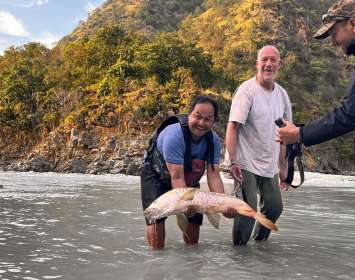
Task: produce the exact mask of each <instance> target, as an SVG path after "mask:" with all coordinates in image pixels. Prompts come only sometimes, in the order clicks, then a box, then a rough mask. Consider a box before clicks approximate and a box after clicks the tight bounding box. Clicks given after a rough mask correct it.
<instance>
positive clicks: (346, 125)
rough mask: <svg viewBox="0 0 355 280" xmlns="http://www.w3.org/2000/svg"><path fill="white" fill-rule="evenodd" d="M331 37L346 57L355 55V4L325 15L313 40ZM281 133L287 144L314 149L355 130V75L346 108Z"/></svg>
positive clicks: (344, 2)
mask: <svg viewBox="0 0 355 280" xmlns="http://www.w3.org/2000/svg"><path fill="white" fill-rule="evenodd" d="M328 36H331V39H332V42H333V45H334V46H338V47H341V48H342V49H343V51H344V52H345V53H346V55H348V56H350V55H355V0H341V1H338V2H337V3H335V4H334V5H333V6H331V7H330V9H329V10H328V13H327V14H325V15H323V25H322V27H321V28H320V29H319V30H318V31H317V33H316V34H315V35H314V36H313V37H314V38H316V39H324V38H327V37H328ZM285 124H286V126H285V127H283V128H281V129H280V130H279V141H282V142H284V143H287V144H292V143H296V142H297V141H301V142H302V143H303V144H304V145H305V146H312V145H316V144H319V143H322V142H325V141H327V140H330V139H333V138H336V137H338V136H341V135H343V134H345V133H347V132H350V131H352V130H354V129H355V72H354V73H353V77H352V81H351V82H350V84H349V87H348V90H347V93H346V97H345V99H344V101H343V102H342V104H341V105H340V106H339V107H337V108H335V109H334V111H333V112H331V113H329V114H328V115H326V116H324V117H323V118H320V119H318V120H315V121H312V122H311V123H309V124H307V125H305V126H303V127H296V126H295V125H294V124H292V123H291V122H287V121H286V122H285Z"/></svg>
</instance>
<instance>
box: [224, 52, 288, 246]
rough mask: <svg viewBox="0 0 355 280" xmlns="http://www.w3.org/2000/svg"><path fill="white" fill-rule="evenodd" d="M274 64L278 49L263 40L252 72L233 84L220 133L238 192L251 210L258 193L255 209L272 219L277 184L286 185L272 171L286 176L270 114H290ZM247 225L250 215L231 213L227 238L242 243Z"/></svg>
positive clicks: (263, 234)
mask: <svg viewBox="0 0 355 280" xmlns="http://www.w3.org/2000/svg"><path fill="white" fill-rule="evenodd" d="M280 64H281V59H280V54H279V51H278V50H277V49H276V48H275V47H273V46H265V47H263V48H262V49H261V50H260V51H259V52H258V57H257V61H256V68H257V74H256V77H253V78H252V79H250V80H248V81H246V82H244V83H243V84H242V85H241V86H240V87H239V88H238V90H237V92H236V94H235V96H234V98H233V101H232V106H231V111H230V115H229V122H228V125H227V133H226V148H227V152H228V155H227V156H229V160H230V171H231V174H232V176H233V178H234V180H235V183H236V184H238V183H240V184H241V189H242V196H243V197H242V198H243V199H244V201H245V202H246V203H248V204H249V205H250V206H251V207H253V208H254V209H255V210H256V208H257V193H259V195H260V211H261V213H263V214H264V215H265V216H266V217H267V218H268V219H270V220H271V221H273V222H276V220H277V219H278V218H279V216H280V215H281V212H282V208H283V205H282V197H281V191H280V187H285V188H287V185H285V183H281V186H279V180H278V179H279V178H278V176H279V177H280V179H281V182H282V181H283V180H284V179H285V178H286V175H287V174H286V173H287V170H286V169H287V168H286V167H287V166H286V165H287V164H286V161H285V160H284V158H285V146H284V145H280V144H279V143H276V142H275V133H276V125H275V120H276V119H278V118H283V119H286V120H289V121H291V119H292V109H291V103H290V99H289V97H288V95H287V93H286V91H285V90H284V89H283V88H282V87H281V86H280V85H279V84H277V83H276V82H275V79H276V76H277V71H278V70H279V68H280ZM280 150H281V151H280ZM279 159H280V160H279ZM278 162H279V164H278ZM253 227H254V220H253V219H250V218H248V217H243V216H237V217H236V218H234V225H233V243H234V244H235V245H245V244H247V242H248V240H249V238H250V236H251V233H252V231H253ZM269 235H270V230H268V229H267V228H265V227H263V226H262V225H260V224H257V225H256V227H255V230H254V235H253V238H254V239H255V240H267V238H268V237H269Z"/></svg>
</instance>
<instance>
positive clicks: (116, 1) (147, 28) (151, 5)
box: [64, 0, 204, 42]
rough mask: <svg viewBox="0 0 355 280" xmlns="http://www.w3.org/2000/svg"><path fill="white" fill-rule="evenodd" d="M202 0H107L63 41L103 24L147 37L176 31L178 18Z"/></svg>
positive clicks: (198, 7)
mask: <svg viewBox="0 0 355 280" xmlns="http://www.w3.org/2000/svg"><path fill="white" fill-rule="evenodd" d="M203 3H204V1H203V0H190V1H186V0H108V1H106V2H105V3H104V4H103V5H102V6H101V7H98V8H97V9H95V10H94V11H93V12H92V13H91V14H90V15H89V17H88V19H87V20H86V21H84V22H82V23H80V24H79V25H78V26H77V27H76V28H75V29H74V31H73V32H72V33H71V34H70V35H68V36H66V37H65V39H64V41H65V42H67V41H73V40H76V39H78V38H81V37H83V36H90V35H92V34H93V33H95V32H97V31H98V29H100V28H101V27H103V26H108V25H117V24H119V25H120V26H121V27H122V28H123V29H124V30H126V31H128V32H135V33H137V34H140V35H143V36H148V37H151V36H153V35H154V34H157V33H159V32H172V31H176V30H177V29H178V28H179V25H180V23H181V21H182V20H184V19H185V18H186V17H187V16H188V15H190V14H193V13H194V12H195V11H196V10H198V9H201V8H202V4H203Z"/></svg>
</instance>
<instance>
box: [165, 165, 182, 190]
mask: <svg viewBox="0 0 355 280" xmlns="http://www.w3.org/2000/svg"><path fill="white" fill-rule="evenodd" d="M166 167H167V168H168V171H169V174H170V178H171V186H172V188H173V189H174V188H185V187H186V182H185V175H184V165H183V164H174V163H168V162H166Z"/></svg>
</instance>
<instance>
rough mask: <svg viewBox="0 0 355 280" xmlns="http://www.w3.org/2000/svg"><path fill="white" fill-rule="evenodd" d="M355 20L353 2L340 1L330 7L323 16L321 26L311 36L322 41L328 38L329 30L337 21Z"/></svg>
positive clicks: (350, 0) (353, 0) (347, 0)
mask: <svg viewBox="0 0 355 280" xmlns="http://www.w3.org/2000/svg"><path fill="white" fill-rule="evenodd" d="M349 18H355V0H340V1H338V2H336V3H335V4H334V5H333V6H331V7H330V8H329V10H328V12H327V13H326V14H325V15H323V25H322V26H321V28H320V29H319V30H318V31H317V32H316V33H315V34H314V35H313V37H314V38H316V39H324V38H327V37H328V36H329V30H330V29H331V28H332V27H333V26H334V24H336V23H337V22H338V21H341V20H346V19H349Z"/></svg>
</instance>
